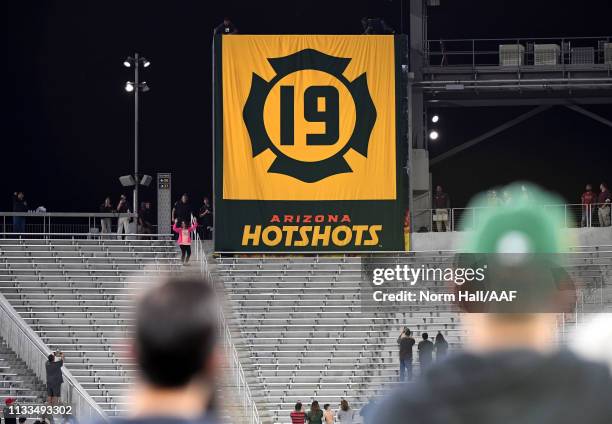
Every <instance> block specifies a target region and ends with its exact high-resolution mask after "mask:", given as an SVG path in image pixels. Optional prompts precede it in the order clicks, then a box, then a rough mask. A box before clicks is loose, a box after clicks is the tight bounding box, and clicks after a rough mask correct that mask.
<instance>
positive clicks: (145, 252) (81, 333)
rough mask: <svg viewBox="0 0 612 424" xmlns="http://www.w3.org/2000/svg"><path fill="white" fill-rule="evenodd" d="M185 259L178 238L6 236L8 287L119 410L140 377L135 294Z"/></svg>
mask: <svg viewBox="0 0 612 424" xmlns="http://www.w3.org/2000/svg"><path fill="white" fill-rule="evenodd" d="M180 266H181V265H180V260H178V259H177V256H176V245H175V243H174V242H173V241H171V240H110V239H107V240H104V239H96V240H86V239H78V238H74V239H2V240H0V292H1V293H2V294H3V295H4V296H5V297H6V298H7V300H8V301H9V302H10V303H11V305H12V306H13V307H14V308H15V310H17V311H18V312H19V314H20V315H21V317H22V318H23V319H24V320H25V321H26V322H27V323H28V324H29V325H30V326H31V327H32V329H33V330H34V331H35V332H36V333H37V334H38V335H39V336H40V337H41V339H42V340H43V341H44V342H45V343H46V344H47V346H48V347H49V348H51V349H52V350H61V351H63V352H64V353H65V355H66V359H65V366H66V367H67V368H68V369H69V370H70V371H71V372H72V374H73V376H75V377H76V379H77V380H78V382H79V383H80V384H81V385H82V386H83V387H84V388H85V389H86V390H87V392H88V393H89V394H90V395H91V397H92V398H93V399H94V400H95V401H96V402H97V403H98V405H100V407H101V408H102V409H103V410H104V411H106V413H107V414H108V415H111V416H112V415H118V414H121V413H122V412H123V411H125V409H126V406H127V402H126V394H127V392H128V390H129V387H130V385H131V384H132V383H133V380H134V379H133V377H134V369H133V364H131V363H130V361H129V359H128V358H127V356H126V355H125V352H126V349H127V345H126V344H125V343H126V342H125V338H126V335H127V331H128V330H129V328H130V322H131V305H132V302H131V300H130V299H131V296H132V295H133V294H134V293H135V292H136V291H137V290H139V289H140V288H142V287H143V286H145V285H146V284H147V283H149V282H150V281H151V279H152V278H153V277H157V276H159V275H160V274H164V273H167V272H173V271H175V270H176V269H178V268H179V267H180ZM16 398H17V399H18V400H19V399H20V396H16Z"/></svg>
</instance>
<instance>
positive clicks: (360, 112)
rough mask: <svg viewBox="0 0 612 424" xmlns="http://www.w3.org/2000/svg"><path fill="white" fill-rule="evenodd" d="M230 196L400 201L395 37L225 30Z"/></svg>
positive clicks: (225, 195) (225, 125)
mask: <svg viewBox="0 0 612 424" xmlns="http://www.w3.org/2000/svg"><path fill="white" fill-rule="evenodd" d="M221 57H222V81H221V92H222V99H223V106H222V112H223V158H222V160H223V172H222V175H223V177H222V178H223V191H222V193H223V199H227V200H393V199H396V197H397V189H396V169H397V166H396V116H395V108H396V99H395V90H396V88H395V84H396V81H395V71H396V68H395V57H394V39H393V36H384V35H380V36H363V35H354V36H353V35H348V36H337V35H334V36H331V35H330V36H327V35H289V36H277V35H269V36H266V35H263V36H260V35H258V36H252V35H230V36H224V37H223V39H222V54H221Z"/></svg>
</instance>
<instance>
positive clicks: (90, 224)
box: [0, 211, 136, 234]
mask: <svg viewBox="0 0 612 424" xmlns="http://www.w3.org/2000/svg"><path fill="white" fill-rule="evenodd" d="M135 216H136V215H135V214H133V213H115V212H111V213H87V212H85V213H81V212H35V211H31V212H0V232H2V233H48V234H51V233H90V234H105V233H102V232H103V231H104V230H105V229H106V227H107V226H106V224H107V223H108V224H109V225H108V227H109V228H108V230H109V231H108V232H107V233H108V234H112V233H113V232H114V233H116V231H117V226H118V221H119V219H120V218H126V219H128V220H129V219H132V221H133V219H134V217H135ZM16 218H17V219H19V218H21V219H20V221H22V222H21V225H23V227H24V228H23V229H22V228H19V223H17V222H16V220H15V219H16ZM104 220H106V221H104ZM103 222H104V225H103ZM128 228H129V230H128V231H129V232H131V233H134V232H135V230H136V226H135V223H133V222H132V223H128Z"/></svg>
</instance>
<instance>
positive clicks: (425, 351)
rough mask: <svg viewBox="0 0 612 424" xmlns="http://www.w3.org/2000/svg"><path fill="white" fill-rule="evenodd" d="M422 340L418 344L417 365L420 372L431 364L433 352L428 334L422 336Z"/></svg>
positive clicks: (432, 345)
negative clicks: (418, 364) (419, 365)
mask: <svg viewBox="0 0 612 424" xmlns="http://www.w3.org/2000/svg"><path fill="white" fill-rule="evenodd" d="M422 337H423V340H421V341H420V342H419V345H418V349H419V363H420V364H421V372H422V371H423V370H424V369H425V368H427V367H428V366H429V364H431V358H432V354H433V350H434V344H433V343H432V342H431V341H430V340H429V334H427V333H423V334H422Z"/></svg>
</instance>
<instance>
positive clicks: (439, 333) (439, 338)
mask: <svg viewBox="0 0 612 424" xmlns="http://www.w3.org/2000/svg"><path fill="white" fill-rule="evenodd" d="M443 341H444V336H443V335H442V332H441V331H438V334H436V342H443Z"/></svg>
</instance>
